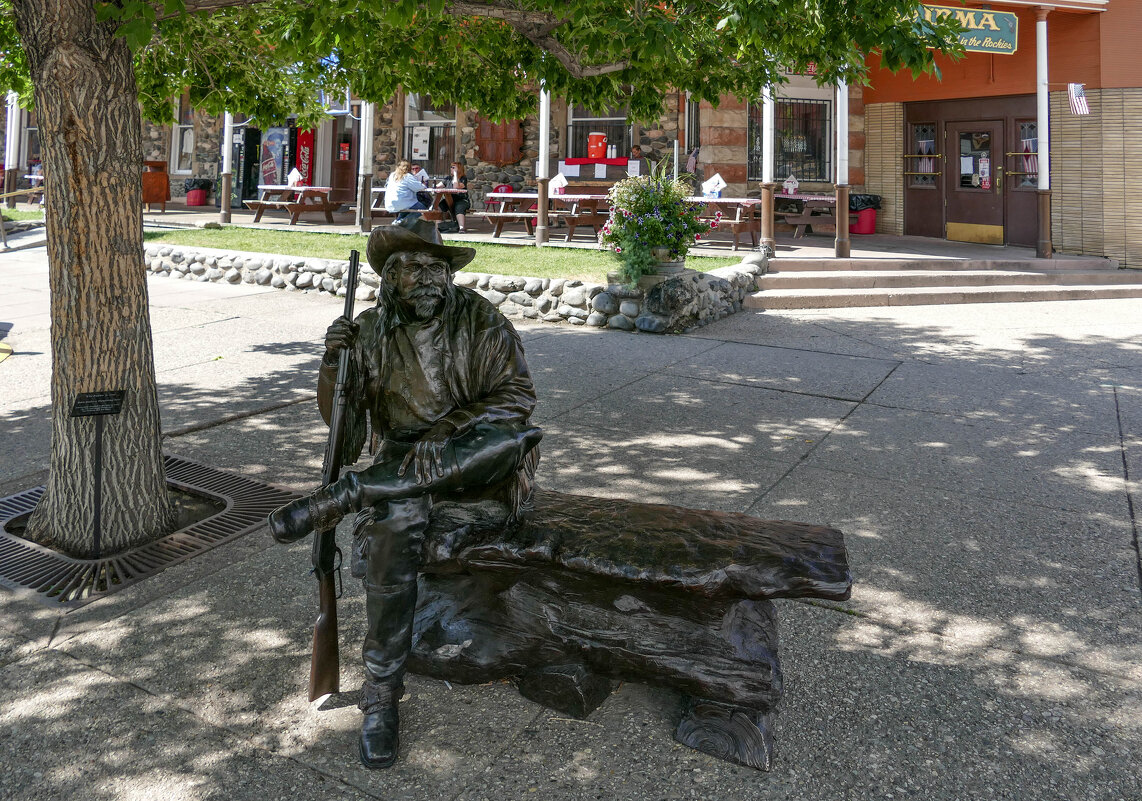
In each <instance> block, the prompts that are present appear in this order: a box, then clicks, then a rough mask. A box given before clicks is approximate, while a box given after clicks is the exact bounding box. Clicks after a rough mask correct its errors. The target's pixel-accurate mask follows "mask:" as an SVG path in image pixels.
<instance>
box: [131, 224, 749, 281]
mask: <svg viewBox="0 0 1142 801" xmlns="http://www.w3.org/2000/svg"><path fill="white" fill-rule="evenodd" d="M143 238H144V239H145V240H146V242H147V244H158V243H163V244H170V245H184V246H189V247H205V248H221V249H224V250H245V251H250V252H253V253H280V254H283V255H289V256H314V257H317V258H323V259H347V258H349V251H350V250H352V249H354V248H355V249H357V250H359V251H361V254H362V256H363V255H364V252H365V240H366V235H365V234H361V233H352V234H323V233H307V232H305V231H268V230H265V229H261V228H238V227H225V228H221V229H202V228H193V229H191V228H187V229H179V230H172V231H146V232H144V234H143ZM446 239H447V238H446ZM452 244H457V245H461V244H462V245H465V246H469V247H473V248H475V249H476V259H475V261H473V262H472V263H471V264H470V265H469V266H468V268H467V269H468V271H470V272H479V273H496V274H499V275H526V276H536V277H539V278H578V279H581V280H584V281H594V282H596V283H606V280H607V272H608V271H609V270H615V269H617V267H618V261H617V260H616V259H615V257H614V256H612V255H611V254H610V253H609V252H604V251H600V250H585V249H582V248H560V247H549V248H546V247H545V248H536V247H520V246H512V245H489V244H485V243H483V242H475V243H472V242H453V243H452ZM740 262H741V258H740V257H711V256H693V255H691V256H689V257H687V259H686V266H687V267H690V268H692V269H695V270H700V271H702V272H706V271H708V270H713V269H716V268H718V267H727V266H729V265H732V264H739V263H740Z"/></svg>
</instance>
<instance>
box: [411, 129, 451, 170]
mask: <svg viewBox="0 0 1142 801" xmlns="http://www.w3.org/2000/svg"><path fill="white" fill-rule="evenodd" d="M421 125H424V123H423V122H417V123H410V124H407V125H405V126H404V152H405V154H406V158H408V160H409V161H416V162H417V163H418V164H419V165H420V166H421V167H423V168H424V171H425V172H427V173H428V174H429V175H431V176H433V177H436V178H443V177H445V176H447V175H449V174H450V173H451V167H452V162H454V161H456V125H455V124H450V125H429V126H428V154H429V157H428V158H427V159H413V158H411V157H409V156H410V154H411V153H412V129H413V128H417V127H419V126H421Z"/></svg>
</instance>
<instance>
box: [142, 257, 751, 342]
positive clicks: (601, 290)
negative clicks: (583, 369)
mask: <svg viewBox="0 0 1142 801" xmlns="http://www.w3.org/2000/svg"><path fill="white" fill-rule="evenodd" d="M145 253H146V265H147V271H148V272H150V273H153V274H154V275H161V276H166V277H169V278H175V279H181V280H184V281H218V282H223V283H230V284H241V283H244V284H258V285H260V286H271V287H274V288H276V289H284V290H287V291H310V292H325V293H327V294H329V295H332V296H341V297H344V295H345V289H344V275H345V272H346V270H347V269H348V266H349V262H348V261H340V260H335V259H318V258H303V257H299V256H274V255H268V254H264V253H241V252H234V251H226V250H216V249H211V248H184V247H180V246H172V245H148V246H147V247H146V251H145ZM767 266H768V262H767V260H766V259H765V257H764V256H763V255H761V254H760V253H750V254H748V255H747V256H746V257H745V258H744V259H743V261H742V263H741V264H738V265H736V266H733V267H721V268H719V269H717V270H711V271H710V272H708V273H699V272H692V271H687V272H685V273H682V274H680V275H678V276H674V277H670V278H667V279H666V280H662V281H660V282H659V283H656V284H654V285H653V286H649V287H647V288H635V287H627V286H623V285H622V284H609V285H604V284H596V283H590V282H584V281H577V280H568V279H562V278H528V277H519V276H507V275H490V274H487V273H476V272H467V271H461V272H459V273H456V277H455V281H456V283H457V285H459V286H464V287H468V288H470V289H473V290H475V291H476V292H479V293H480V294H481V295H483V296H484V297H485V298H487V299H488V300H489V301H491V303H492V304H493V305H494V306H495V307H496V308H498V309H499V310H500V311H501V312H502V313H503V314H504V315H505V316H507V317H514V318H522V319H530V320H540V321H543V322H548V323H568V324H570V325H589V326H594V327H596V328H614V329H619V330H623V331H645V332H647V333H653V334H662V333H684V332H686V331H690V330H693V329H694V328H697V327H699V326H703V325H706V324H708V323H712V322H714V321H715V320H720V319H722V318H723V317H726V316H728V315H730V314H733V313H734V312H737V311H740V310H741V308H742V301H743V300H744V298H745V295H746V293H747V292H755V291H757V277H758V276H759V275H762V274H764V273H765V271H766V268H767ZM379 284H380V278H379V277H378V276H377V274H376V273H375V272H373V270H372V269H371V268H370V267H369V266H368V265H367V264H364V263H362V265H361V275H360V282H359V285H358V287H357V293H356V294H357V299H358V300H360V301H372V300H375V299H376V296H377V286H378V285H379Z"/></svg>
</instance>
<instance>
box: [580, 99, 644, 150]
mask: <svg viewBox="0 0 1142 801" xmlns="http://www.w3.org/2000/svg"><path fill="white" fill-rule="evenodd" d="M592 133H603V134H606V135H607V146H608V147H610V146H611V145H614V146H615V152H616V153H618V158H625V157H626V156H627V155H628V154H629V153H630V146H631V135H630V123H629V122H628V121H627V116H626V109H625V108H613V107H612V108H608V109H607V110H606V116H594V115H592V114H591V113H590V112H589V111H587V109H586V108H584V107H583V106H578V105H577V106H574V107H573V108H572V109H571V118H570V120H568V122H567V156H568V157H569V158H586V157H587V136H588V135H589V134H592Z"/></svg>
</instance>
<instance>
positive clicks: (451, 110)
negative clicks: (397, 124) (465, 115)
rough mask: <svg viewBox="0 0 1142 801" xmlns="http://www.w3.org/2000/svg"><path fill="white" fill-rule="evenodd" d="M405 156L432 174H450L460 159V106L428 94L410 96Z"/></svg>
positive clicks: (441, 176) (442, 175)
mask: <svg viewBox="0 0 1142 801" xmlns="http://www.w3.org/2000/svg"><path fill="white" fill-rule="evenodd" d="M404 131H405V134H404V153H405V158H406V159H408V160H409V161H411V162H413V163H415V164H419V165H420V166H421V167H423V168H424V171H425V172H427V173H428V174H429V175H431V176H433V177H437V178H443V177H446V176H448V175H449V173H450V169H449V168H450V167H451V164H452V162H453V161H455V160H456V106H455V105H454V104H452V103H437V102H436V101H434V100H433V99H432V98H431V97H429V96H428V95H418V94H409V95H407V96H406V101H405V125H404Z"/></svg>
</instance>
